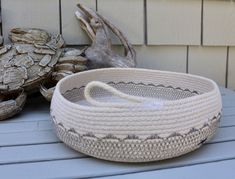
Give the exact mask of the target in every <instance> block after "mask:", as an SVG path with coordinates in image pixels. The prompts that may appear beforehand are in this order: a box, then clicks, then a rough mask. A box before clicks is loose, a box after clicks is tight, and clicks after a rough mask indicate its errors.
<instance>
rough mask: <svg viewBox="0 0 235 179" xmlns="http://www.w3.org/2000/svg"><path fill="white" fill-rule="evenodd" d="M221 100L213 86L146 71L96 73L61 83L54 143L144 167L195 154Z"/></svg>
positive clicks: (210, 128) (208, 134)
mask: <svg viewBox="0 0 235 179" xmlns="http://www.w3.org/2000/svg"><path fill="white" fill-rule="evenodd" d="M221 108H222V105H221V96H220V92H219V89H218V87H217V85H216V84H215V82H213V81H212V80H209V79H206V78H203V77H199V76H194V75H188V74H181V73H172V72H163V71H156V70H145V69H119V68H109V69H99V70H91V71H86V72H81V73H78V74H75V75H72V76H69V77H66V78H64V79H62V80H61V81H60V82H59V83H58V84H57V86H56V90H55V92H54V95H53V99H52V103H51V116H52V119H53V122H54V125H55V128H56V132H57V135H58V137H59V138H60V139H61V140H62V141H63V142H64V143H66V144H67V145H68V146H70V147H72V148H73V149H75V150H77V151H80V152H82V153H85V154H87V155H91V156H94V157H97V158H101V159H106V160H112V161H121V162H147V161H156V160H162V159H167V158H172V157H176V156H180V155H182V154H185V153H188V152H190V151H193V150H195V149H197V148H199V147H200V146H201V145H202V144H203V143H205V142H206V141H208V140H209V139H210V138H211V137H212V136H213V135H214V133H215V131H216V129H217V127H218V123H219V119H220V116H221Z"/></svg>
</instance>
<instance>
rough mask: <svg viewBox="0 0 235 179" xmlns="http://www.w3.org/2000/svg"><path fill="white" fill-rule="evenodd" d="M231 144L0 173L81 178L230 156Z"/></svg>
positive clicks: (16, 167) (0, 169)
mask: <svg viewBox="0 0 235 179" xmlns="http://www.w3.org/2000/svg"><path fill="white" fill-rule="evenodd" d="M234 148H235V142H225V143H220V144H210V145H205V146H204V147H203V148H201V149H199V150H197V151H195V152H192V153H190V154H187V155H184V156H182V157H179V158H175V159H170V160H165V161H161V162H152V163H145V164H143V163H142V164H125V163H117V162H116V163H115V162H107V161H103V160H97V159H94V158H82V159H72V160H57V161H46V162H34V163H22V164H10V165H0V173H1V176H5V178H14V177H15V176H20V177H21V178H83V177H98V176H107V175H108V176H109V175H120V174H128V173H135V172H143V171H149V170H157V169H165V168H172V167H182V166H187V165H195V164H200V163H207V162H215V161H219V160H228V159H233V158H235V150H234ZM221 151H223V152H221ZM12 171H14V172H12ZM28 171H30V172H28ZM26 176H27V177H26Z"/></svg>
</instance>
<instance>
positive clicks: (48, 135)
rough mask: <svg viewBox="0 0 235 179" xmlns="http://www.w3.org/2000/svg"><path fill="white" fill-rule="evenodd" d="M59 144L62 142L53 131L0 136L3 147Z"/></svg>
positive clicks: (0, 143) (0, 144)
mask: <svg viewBox="0 0 235 179" xmlns="http://www.w3.org/2000/svg"><path fill="white" fill-rule="evenodd" d="M57 142H60V140H59V139H58V138H57V137H56V135H55V133H54V132H53V131H52V130H48V131H26V132H15V133H3V134H1V135H0V146H1V147H3V146H15V145H32V144H45V143H57Z"/></svg>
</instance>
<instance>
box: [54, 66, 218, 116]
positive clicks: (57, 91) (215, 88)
mask: <svg viewBox="0 0 235 179" xmlns="http://www.w3.org/2000/svg"><path fill="white" fill-rule="evenodd" d="M112 71H116V72H119V71H120V72H122V71H139V72H148V73H149V72H150V73H151V72H153V73H156V72H158V73H163V74H171V75H181V76H182V75H183V76H187V77H191V78H197V79H199V80H203V81H205V82H207V83H208V84H209V83H210V84H211V85H212V86H213V87H212V90H211V91H209V92H205V93H203V94H199V95H195V96H191V97H187V98H184V99H180V100H174V101H164V102H163V105H174V104H177V103H179V102H181V103H187V102H188V101H193V100H197V99H200V98H204V97H206V96H208V95H212V94H213V93H214V92H215V91H217V92H218V93H220V92H219V89H218V86H217V84H216V83H215V82H214V81H213V80H211V79H209V78H206V77H202V76H198V75H193V74H186V73H180V72H170V71H161V70H152V69H143V68H101V69H93V70H88V71H84V72H79V73H77V74H73V75H69V76H67V77H65V78H63V79H62V80H60V81H59V82H58V83H57V85H56V89H55V92H54V94H56V96H57V97H59V98H60V100H61V102H62V103H63V105H68V106H71V107H73V108H76V109H78V110H82V111H97V112H99V111H101V112H103V110H104V107H96V106H84V105H80V104H77V103H74V102H71V101H70V100H68V99H66V98H65V97H64V96H63V94H62V93H61V86H62V85H63V83H64V82H65V81H67V80H71V79H73V78H74V77H77V76H80V75H84V74H87V75H89V74H92V73H94V72H112ZM67 90H71V89H67ZM54 96H55V95H53V97H54ZM52 102H53V98H52ZM120 110H123V109H121V108H110V109H109V111H110V112H117V111H120Z"/></svg>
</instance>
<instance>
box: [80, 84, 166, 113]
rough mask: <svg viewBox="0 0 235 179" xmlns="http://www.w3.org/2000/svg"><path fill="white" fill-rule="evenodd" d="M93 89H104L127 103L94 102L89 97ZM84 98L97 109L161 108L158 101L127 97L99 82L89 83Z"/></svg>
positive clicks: (94, 100) (127, 95)
mask: <svg viewBox="0 0 235 179" xmlns="http://www.w3.org/2000/svg"><path fill="white" fill-rule="evenodd" d="M95 87H98V88H101V89H104V90H106V91H108V92H110V93H111V94H113V95H114V96H117V97H119V98H121V99H124V100H126V101H127V102H128V103H124V102H115V103H114V102H101V101H98V100H96V99H95V98H93V97H92V96H91V90H92V89H93V88H95ZM84 96H85V99H86V100H87V101H88V102H89V103H90V104H92V105H94V106H98V107H116V108H127V107H144V106H145V107H150V106H151V107H157V108H159V107H160V106H162V102H161V101H159V100H153V99H150V98H146V97H139V96H133V95H129V94H126V93H123V92H121V91H119V90H117V89H116V88H114V87H112V86H110V85H108V84H106V83H103V82H100V81H91V82H89V83H88V84H87V85H86V87H85V90H84Z"/></svg>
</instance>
